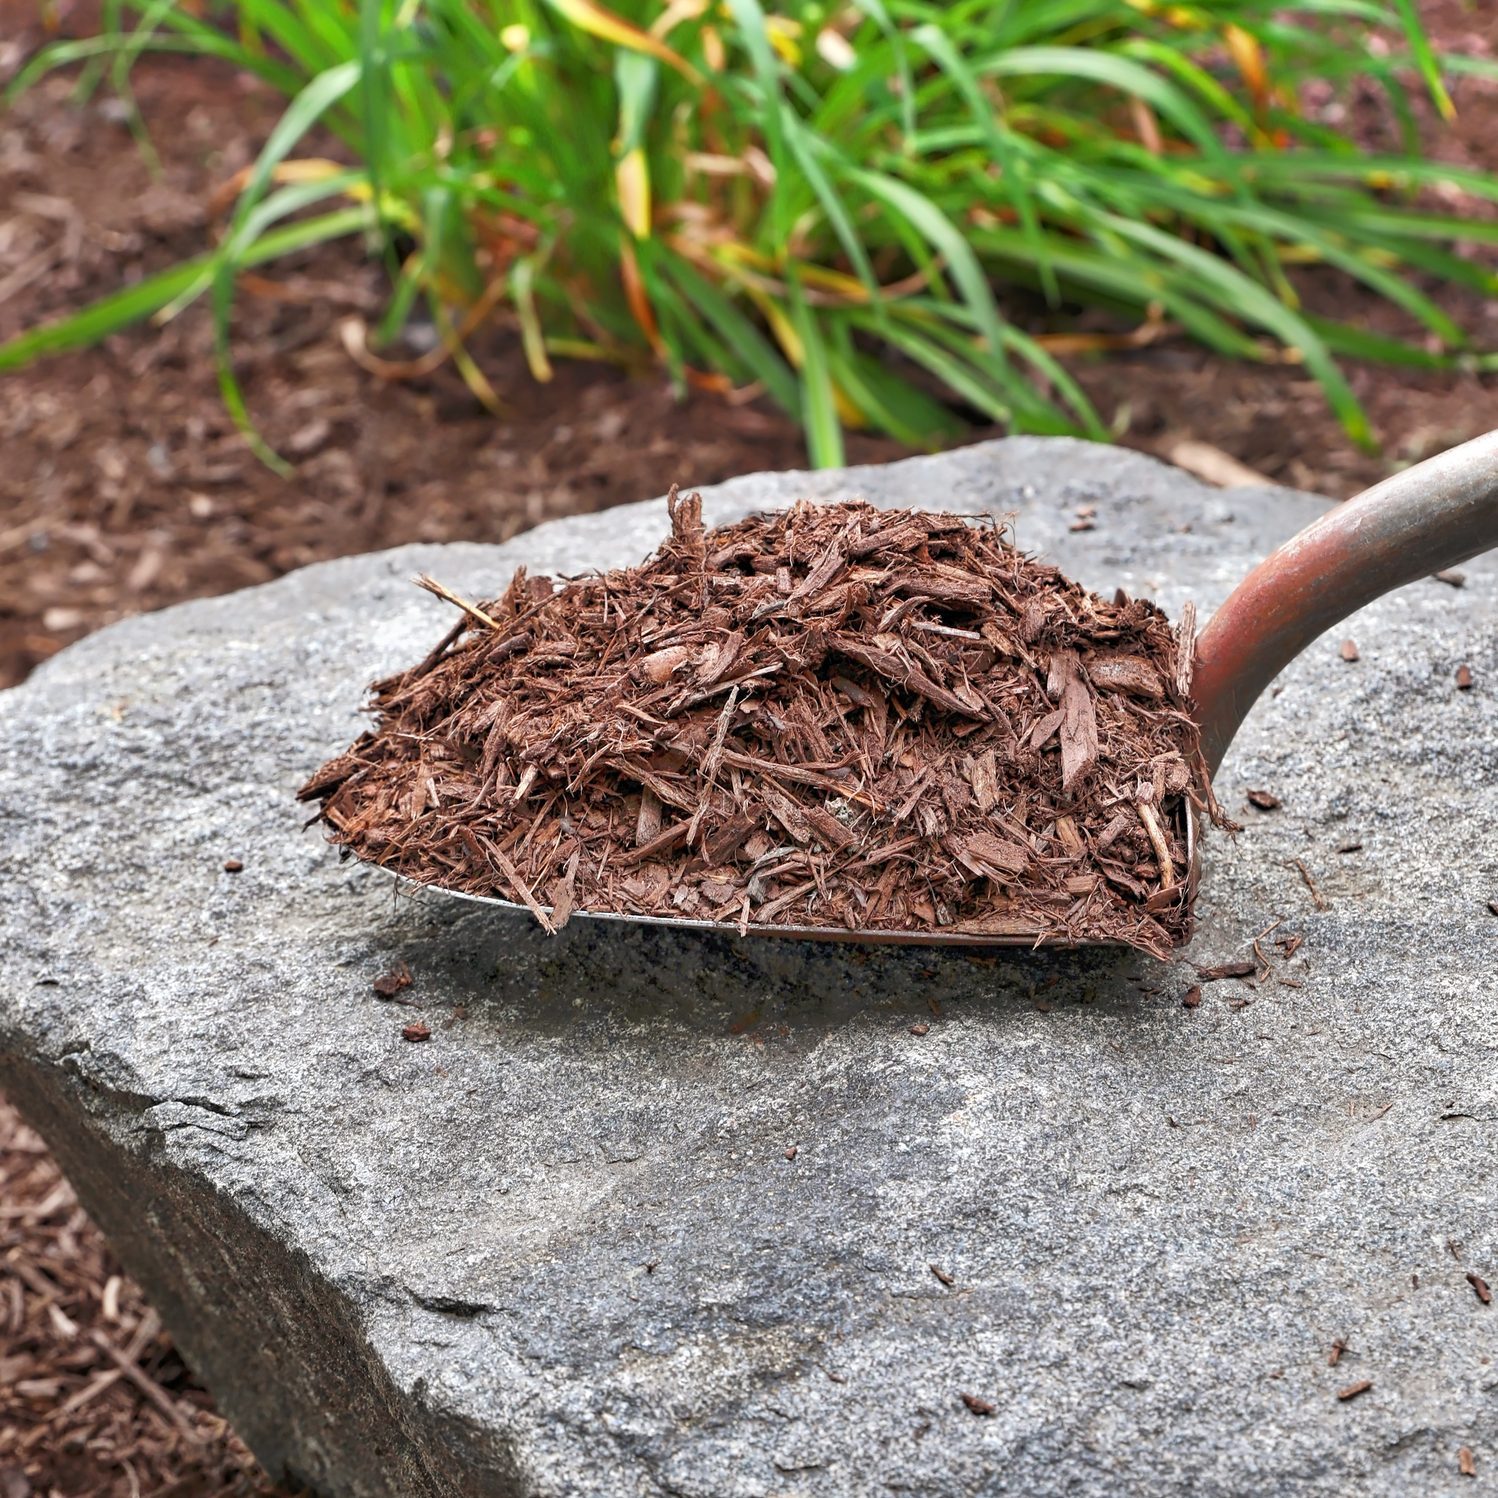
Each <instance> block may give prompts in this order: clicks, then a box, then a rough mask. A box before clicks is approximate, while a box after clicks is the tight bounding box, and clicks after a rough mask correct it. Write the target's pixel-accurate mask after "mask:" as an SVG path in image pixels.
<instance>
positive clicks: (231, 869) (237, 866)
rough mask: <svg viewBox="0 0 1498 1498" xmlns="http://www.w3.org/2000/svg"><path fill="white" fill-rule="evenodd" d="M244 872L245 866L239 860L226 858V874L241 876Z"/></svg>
mask: <svg viewBox="0 0 1498 1498" xmlns="http://www.w3.org/2000/svg"><path fill="white" fill-rule="evenodd" d="M243 872H244V864H243V863H241V862H240V861H239V859H237V858H226V859H225V860H224V873H226V874H240V873H243Z"/></svg>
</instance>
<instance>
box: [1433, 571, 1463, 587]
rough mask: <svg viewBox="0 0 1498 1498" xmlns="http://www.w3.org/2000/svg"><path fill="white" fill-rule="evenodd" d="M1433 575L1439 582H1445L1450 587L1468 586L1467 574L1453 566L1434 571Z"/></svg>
mask: <svg viewBox="0 0 1498 1498" xmlns="http://www.w3.org/2000/svg"><path fill="white" fill-rule="evenodd" d="M1431 576H1432V577H1433V578H1435V580H1436V581H1437V582H1438V583H1445V584H1446V586H1447V587H1448V588H1465V587H1466V586H1467V574H1466V573H1465V572H1458V571H1457V570H1456V569H1455V568H1453V567H1448V568H1446V569H1444V570H1443V571H1441V572H1432V573H1431Z"/></svg>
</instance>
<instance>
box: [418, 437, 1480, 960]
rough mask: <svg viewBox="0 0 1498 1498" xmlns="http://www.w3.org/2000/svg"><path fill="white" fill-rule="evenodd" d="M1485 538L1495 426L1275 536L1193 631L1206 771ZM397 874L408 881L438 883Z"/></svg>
mask: <svg viewBox="0 0 1498 1498" xmlns="http://www.w3.org/2000/svg"><path fill="white" fill-rule="evenodd" d="M1495 546H1498V432H1490V433H1488V435H1487V436H1485V437H1479V438H1477V439H1476V440H1474V441H1472V442H1468V443H1465V444H1464V445H1463V446H1461V447H1456V448H1452V449H1451V450H1450V451H1449V452H1445V453H1442V454H1441V455H1440V456H1439V457H1435V458H1430V459H1428V460H1427V461H1426V462H1424V463H1421V464H1418V465H1417V466H1415V467H1413V468H1409V469H1407V470H1405V472H1403V473H1399V474H1396V475H1395V476H1394V477H1393V478H1390V479H1386V480H1385V481H1384V482H1383V483H1381V484H1377V485H1375V486H1374V487H1373V488H1371V489H1366V490H1364V491H1363V493H1361V494H1359V495H1357V496H1356V497H1355V498H1353V499H1350V500H1348V501H1347V502H1346V503H1345V504H1341V505H1336V506H1334V507H1333V508H1331V509H1329V510H1327V512H1326V513H1325V514H1324V515H1322V516H1320V517H1319V518H1318V519H1316V520H1314V521H1312V522H1311V524H1310V525H1308V526H1307V527H1306V528H1305V529H1304V530H1303V531H1301V532H1300V533H1299V534H1298V535H1296V536H1294V537H1292V538H1291V539H1290V540H1289V541H1287V542H1285V544H1284V545H1283V546H1281V547H1279V548H1278V550H1276V551H1274V552H1273V553H1271V554H1270V555H1269V556H1268V557H1266V558H1265V560H1264V561H1262V562H1260V563H1259V565H1258V566H1257V567H1255V568H1254V570H1253V571H1252V572H1250V573H1249V574H1248V576H1247V577H1246V578H1244V579H1243V581H1242V582H1241V583H1239V584H1238V586H1237V587H1236V588H1235V589H1234V590H1233V592H1232V593H1231V594H1230V595H1229V596H1228V598H1227V601H1226V602H1225V603H1224V604H1223V605H1222V607H1221V608H1220V609H1218V611H1217V612H1216V613H1215V614H1214V615H1213V616H1212V618H1211V620H1210V621H1209V623H1208V624H1207V626H1206V627H1205V628H1204V629H1203V630H1202V632H1201V635H1200V636H1199V637H1198V640H1197V663H1196V671H1195V675H1194V677H1193V682H1192V687H1193V696H1194V697H1195V700H1196V715H1197V724H1198V726H1199V728H1200V729H1201V740H1202V752H1203V755H1204V757H1205V759H1206V762H1207V769H1208V771H1209V772H1210V773H1211V774H1214V775H1215V774H1216V772H1217V769H1218V767H1219V766H1220V765H1221V763H1222V757H1223V755H1224V754H1225V753H1226V752H1227V748H1228V745H1229V744H1231V743H1232V740H1233V736H1234V735H1235V734H1236V733H1237V731H1238V728H1239V727H1240V725H1241V724H1242V722H1243V720H1244V718H1245V717H1246V716H1247V715H1248V711H1249V709H1250V708H1251V707H1252V706H1253V705H1254V703H1255V702H1257V701H1258V699H1259V697H1260V696H1261V695H1262V694H1263V692H1264V690H1265V689H1266V688H1267V687H1268V686H1269V684H1270V683H1271V682H1272V681H1273V680H1274V678H1275V677H1276V676H1278V675H1279V673H1280V672H1281V671H1283V670H1284V668H1285V667H1286V666H1288V665H1289V664H1290V662H1291V661H1293V660H1294V659H1295V657H1296V656H1298V655H1299V654H1300V653H1301V651H1303V650H1304V649H1305V648H1306V647H1307V646H1308V645H1310V644H1311V643H1312V641H1314V640H1316V639H1317V638H1318V637H1319V636H1321V635H1323V634H1324V633H1325V632H1326V631H1327V630H1329V629H1331V628H1332V627H1333V626H1334V625H1336V624H1337V623H1339V622H1340V621H1341V620H1343V619H1345V618H1347V616H1348V615H1349V614H1352V613H1355V612H1356V611H1357V610H1358V609H1360V608H1362V607H1363V606H1364V605H1365V604H1368V603H1371V602H1372V601H1373V600H1374V599H1375V598H1379V597H1382V595H1383V594H1385V593H1389V592H1392V591H1393V590H1394V589H1395V588H1399V587H1403V586H1404V584H1406V583H1410V582H1414V581H1416V580H1417V579H1419V578H1422V577H1427V576H1429V575H1430V574H1431V573H1432V572H1439V571H1441V570H1442V569H1443V568H1446V567H1454V566H1456V565H1457V563H1459V562H1464V561H1466V560H1467V559H1468V558H1469V557H1474V556H1476V555H1477V554H1478V553H1479V552H1483V551H1487V550H1489V549H1490V548H1492V547H1495ZM1186 864H1187V868H1186V874H1185V878H1184V879H1183V881H1182V883H1181V885H1180V886H1179V888H1180V890H1181V894H1182V898H1184V899H1188V900H1190V899H1194V897H1195V894H1196V887H1197V882H1198V879H1199V877H1200V858H1199V852H1198V846H1197V835H1196V814H1195V811H1194V809H1193V807H1192V805H1191V803H1190V802H1189V801H1188V802H1187V803H1186ZM397 877H400V878H401V879H402V882H403V883H409V884H413V885H414V886H415V887H416V888H418V889H434V888H441V887H440V886H435V885H428V884H421V883H419V882H418V881H415V880H409V879H406V878H405V877H404V876H397ZM442 893H444V894H448V895H452V896H455V897H456V898H458V899H462V900H472V901H475V902H476V903H478V904H481V905H492V906H497V907H498V908H499V909H501V910H510V911H516V912H526V911H527V907H526V906H524V905H520V904H517V903H516V902H515V901H513V900H503V899H499V898H498V897H496V896H492V895H473V894H467V893H464V892H463V891H461V890H447V889H443V890H442ZM542 908H543V909H544V908H545V907H542ZM547 914H548V916H549V915H550V911H547ZM571 919H572V920H574V921H618V922H627V923H630V924H634V925H644V926H668V927H676V928H680V929H682V930H687V931H711V932H716V933H719V934H724V935H734V936H745V935H753V936H778V937H793V938H800V939H803V940H809V941H841V942H859V943H869V944H878V945H888V946H926V947H1030V948H1037V947H1087V946H1114V945H1116V943H1112V942H1099V941H1096V940H1093V939H1089V938H1085V937H1073V936H1069V935H1068V934H1067V932H1066V931H1065V930H1064V929H1062V928H1058V927H1045V928H1042V927H1039V926H1038V925H1030V926H1022V924H1021V923H1018V922H1014V923H1011V926H1012V929H1005V928H1004V927H1003V926H996V927H989V928H985V929H976V928H974V927H973V926H967V927H963V926H948V927H937V928H935V929H918V930H910V931H889V930H880V931H867V930H861V929H858V928H855V927H848V926H787V925H776V924H773V923H768V922H765V923H760V922H755V921H752V920H749V921H701V920H690V919H688V918H687V917H685V916H682V917H677V916H657V915H630V914H623V913H620V912H615V911H597V910H574V911H573V912H572V914H571Z"/></svg>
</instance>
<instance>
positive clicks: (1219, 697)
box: [1192, 432, 1498, 774]
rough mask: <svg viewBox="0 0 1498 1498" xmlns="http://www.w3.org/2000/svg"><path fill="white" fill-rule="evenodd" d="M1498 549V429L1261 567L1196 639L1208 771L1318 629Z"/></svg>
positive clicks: (1345, 507)
mask: <svg viewBox="0 0 1498 1498" xmlns="http://www.w3.org/2000/svg"><path fill="white" fill-rule="evenodd" d="M1494 546H1498V432H1489V433H1488V435H1487V436H1486V437H1478V438H1477V439H1476V440H1475V441H1472V442H1467V443H1464V444H1463V445H1462V446H1461V447H1454V448H1452V449H1451V450H1450V452H1445V453H1442V454H1441V455H1440V456H1439V457H1436V458H1431V459H1429V460H1427V461H1426V462H1424V463H1420V464H1417V465H1416V466H1415V467H1413V468H1409V469H1406V470H1405V472H1403V473H1399V474H1395V476H1394V477H1393V478H1390V479H1385V480H1384V482H1383V483H1381V484H1375V485H1374V486H1373V488H1371V489H1365V490H1364V491H1363V492H1362V493H1361V494H1359V495H1358V496H1357V497H1356V498H1355V499H1350V500H1348V501H1347V503H1346V504H1341V505H1337V506H1336V507H1335V508H1333V509H1330V510H1328V511H1327V512H1326V514H1324V515H1322V516H1321V517H1320V518H1319V519H1317V520H1314V521H1312V522H1311V524H1310V525H1308V526H1307V527H1306V528H1305V529H1304V530H1303V531H1301V533H1300V534H1299V535H1298V536H1295V537H1294V538H1293V539H1292V540H1289V541H1287V542H1285V544H1284V545H1283V546H1281V547H1280V548H1279V550H1278V551H1276V552H1274V553H1272V554H1271V555H1270V556H1269V557H1267V558H1265V560H1264V561H1262V562H1260V563H1259V565H1258V566H1257V567H1255V568H1254V570H1253V571H1252V572H1250V573H1249V574H1248V576H1247V577H1245V578H1244V579H1243V581H1242V582H1241V583H1239V584H1238V586H1237V587H1236V588H1235V589H1234V590H1233V591H1232V593H1231V594H1230V595H1229V596H1228V600H1227V602H1226V603H1224V604H1223V606H1222V607H1221V608H1220V609H1218V611H1217V612H1216V613H1215V614H1214V615H1213V616H1212V620H1211V623H1209V624H1208V625H1207V627H1206V628H1205V629H1204V630H1203V631H1202V633H1201V637H1200V639H1199V640H1198V641H1197V657H1198V659H1197V668H1196V674H1195V677H1194V685H1193V688H1192V692H1193V695H1194V696H1195V698H1196V704H1197V718H1198V721H1199V722H1200V724H1201V730H1202V752H1203V753H1204V754H1205V755H1206V760H1207V768H1208V769H1209V770H1210V771H1211V772H1212V773H1213V774H1216V772H1217V767H1218V765H1220V764H1221V763H1222V756H1223V755H1224V754H1225V753H1226V752H1227V747H1228V745H1229V744H1230V743H1232V741H1233V735H1234V734H1235V733H1237V731H1238V727H1239V725H1240V724H1241V723H1242V722H1243V719H1244V718H1245V717H1246V716H1247V715H1248V710H1249V709H1250V708H1251V707H1252V706H1253V705H1254V703H1255V702H1257V701H1258V699H1259V696H1260V694H1261V693H1262V692H1263V691H1264V689H1265V687H1267V686H1268V685H1269V683H1270V682H1272V681H1273V680H1274V678H1275V677H1276V676H1278V675H1279V674H1280V672H1281V671H1283V670H1284V668H1285V667H1286V666H1288V665H1289V664H1290V662H1291V661H1293V660H1294V659H1295V657H1296V656H1297V655H1299V654H1300V652H1301V651H1302V650H1304V649H1305V648H1306V646H1307V645H1309V644H1310V643H1311V642H1312V641H1313V640H1314V639H1316V637H1317V636H1318V635H1321V634H1323V633H1325V632H1326V631H1327V630H1328V629H1330V628H1331V627H1332V626H1333V625H1334V624H1336V623H1338V622H1339V621H1340V620H1342V619H1345V618H1346V617H1347V616H1348V615H1349V614H1351V613H1353V612H1355V611H1356V610H1358V609H1360V608H1362V607H1363V605H1364V604H1366V603H1371V602H1372V601H1373V600H1374V599H1375V598H1379V597H1381V596H1382V595H1383V594H1385V593H1388V592H1391V591H1392V590H1393V589H1395V588H1398V587H1402V586H1403V585H1404V584H1405V583H1409V582H1414V581H1415V580H1416V579H1417V578H1421V577H1426V576H1428V575H1429V574H1430V573H1432V572H1439V571H1440V570H1441V569H1442V568H1443V567H1452V566H1455V564H1456V563H1458V562H1462V561H1465V560H1466V559H1467V558H1468V557H1472V556H1476V555H1477V553H1478V552H1480V551H1486V550H1488V548H1489V547H1494Z"/></svg>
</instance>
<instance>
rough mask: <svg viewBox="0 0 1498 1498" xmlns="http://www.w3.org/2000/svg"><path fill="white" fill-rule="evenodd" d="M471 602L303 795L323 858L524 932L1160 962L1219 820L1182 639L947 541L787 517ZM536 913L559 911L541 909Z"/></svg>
mask: <svg viewBox="0 0 1498 1498" xmlns="http://www.w3.org/2000/svg"><path fill="white" fill-rule="evenodd" d="M668 509H669V511H670V515H671V535H670V537H669V538H668V539H667V540H666V542H665V543H664V544H663V545H662V546H661V547H660V549H659V550H658V551H657V552H656V553H655V554H654V555H653V556H652V557H651V558H650V559H649V560H647V561H646V562H645V563H643V564H642V565H640V566H638V567H632V568H625V569H620V570H617V571H613V572H608V573H605V574H602V575H591V576H585V577H581V578H576V579H573V580H572V581H570V582H568V583H566V584H565V585H562V586H558V585H557V584H556V583H554V582H553V581H552V579H551V578H549V577H528V576H527V575H526V573H525V571H524V569H521V570H520V571H519V572H517V573H516V574H515V577H514V579H513V580H512V581H511V583H510V585H509V587H508V588H507V589H506V590H505V592H504V594H503V596H502V597H500V598H499V599H497V600H495V601H492V602H487V601H486V602H483V603H479V604H473V603H469V602H467V601H466V600H463V599H460V598H458V597H457V596H456V595H454V594H452V593H450V592H449V591H448V590H447V589H445V588H443V587H442V585H441V584H440V583H436V582H433V581H432V580H430V579H427V580H425V581H426V584H427V586H429V587H430V588H431V589H432V591H434V592H437V593H439V594H440V595H441V596H443V597H446V598H447V599H448V600H449V601H450V602H453V603H455V604H457V605H458V606H459V607H460V608H462V609H463V610H464V614H463V616H462V617H461V618H460V621H459V623H458V624H457V625H455V626H454V628H453V629H452V630H451V631H449V633H448V635H447V637H446V638H445V639H444V640H442V641H441V642H440V643H439V644H438V646H437V647H436V648H435V649H434V650H433V651H432V652H431V653H430V654H429V655H428V656H427V657H426V659H425V660H423V661H422V662H421V663H420V664H418V665H415V666H413V667H412V668H411V669H409V670H406V671H402V672H400V673H399V674H397V675H395V676H392V677H389V678H388V679H386V680H384V681H381V682H378V683H376V685H375V687H374V707H375V709H376V711H377V713H378V722H377V725H376V727H375V729H374V731H373V732H371V733H367V734H365V735H364V736H363V737H362V738H361V739H360V740H359V742H358V743H357V744H355V745H354V746H353V748H352V749H350V750H349V751H347V752H346V753H344V754H342V755H340V756H338V757H337V758H336V759H333V760H331V761H330V762H329V763H328V764H326V765H324V766H323V767H322V769H321V770H319V771H318V772H317V774H316V775H314V776H313V778H312V779H311V780H310V781H309V782H308V784H307V785H306V786H305V787H304V788H303V790H302V792H301V795H302V797H303V799H305V800H318V801H320V802H321V803H322V818H323V820H324V821H325V822H326V823H327V824H328V825H329V826H330V827H331V829H332V836H333V840H334V841H335V842H338V843H340V844H341V845H343V846H344V847H346V848H350V849H352V850H353V851H355V852H357V853H359V854H360V855H361V856H363V857H365V858H368V859H371V860H373V861H374V862H377V863H379V864H382V865H384V866H385V867H388V868H392V869H395V870H397V871H399V872H400V873H402V874H405V875H407V876H409V877H410V878H413V879H416V880H419V881H421V882H423V883H429V884H437V885H442V886H444V887H446V888H450V889H458V890H463V891H465V892H467V893H469V894H477V895H497V896H500V897H502V898H504V899H507V900H512V901H515V902H516V903H519V904H523V905H526V906H528V907H530V909H531V910H532V912H533V913H534V914H535V915H536V917H537V919H538V920H539V921H540V922H541V923H542V925H544V926H545V927H546V928H547V929H548V930H552V929H553V928H554V926H560V925H562V924H565V922H566V920H567V917H568V915H569V914H570V913H571V912H572V911H573V910H574V909H576V910H585V911H599V912H612V913H618V914H635V915H648V916H656V917H665V918H677V919H687V920H713V921H734V922H737V923H738V924H739V926H740V929H741V930H765V929H774V928H776V927H796V926H811V927H824V928H825V927H833V928H838V929H865V930H881V931H909V930H915V931H923V932H930V933H933V934H936V933H938V932H947V933H950V934H961V935H966V936H987V937H993V938H998V939H1008V938H1015V937H1019V938H1023V939H1025V940H1033V941H1034V942H1035V943H1036V944H1037V945H1038V944H1040V943H1042V942H1044V941H1047V940H1056V939H1067V940H1072V941H1076V940H1092V941H1110V942H1123V943H1127V944H1129V945H1131V946H1135V947H1139V948H1141V949H1142V950H1144V951H1147V952H1151V953H1153V954H1155V955H1156V956H1161V957H1163V956H1165V955H1166V954H1168V953H1169V951H1170V950H1171V948H1172V947H1174V946H1177V945H1179V944H1180V943H1181V942H1183V941H1185V940H1186V939H1187V938H1188V937H1189V936H1190V933H1191V900H1190V896H1189V889H1188V884H1189V881H1188V880H1187V879H1186V865H1187V855H1186V847H1187V841H1188V837H1187V828H1186V817H1187V812H1186V800H1187V796H1188V794H1189V796H1190V797H1191V799H1192V800H1193V801H1194V802H1195V804H1196V806H1197V807H1198V809H1199V810H1201V811H1202V812H1206V811H1207V810H1208V809H1209V805H1210V790H1209V788H1208V781H1207V774H1206V770H1205V767H1204V765H1203V764H1202V761H1201V756H1200V749H1199V745H1198V740H1197V730H1196V726H1195V724H1194V722H1193V720H1192V713H1191V708H1190V702H1189V699H1188V695H1187V693H1188V691H1189V685H1190V676H1191V657H1192V646H1193V637H1192V626H1191V625H1190V623H1187V624H1186V626H1185V628H1184V631H1183V632H1182V633H1181V634H1180V635H1178V634H1177V633H1176V631H1175V630H1173V629H1172V627H1171V625H1170V624H1169V622H1168V621H1167V620H1166V618H1165V615H1164V614H1162V613H1161V612H1160V610H1159V609H1158V608H1156V607H1155V606H1154V605H1153V604H1151V603H1146V602H1144V601H1143V600H1138V599H1135V600H1130V599H1128V598H1126V597H1125V596H1124V595H1123V594H1122V593H1120V594H1119V595H1118V596H1117V598H1115V599H1114V600H1113V601H1112V602H1105V601H1104V600H1103V599H1101V598H1098V597H1097V596H1095V595H1093V594H1090V593H1087V592H1086V591H1084V590H1083V589H1082V588H1081V587H1079V586H1078V585H1077V584H1075V583H1073V582H1070V581H1069V580H1068V579H1066V578H1065V577H1063V576H1062V574H1061V573H1060V572H1059V571H1058V570H1057V569H1056V568H1054V567H1051V566H1047V565H1045V564H1043V563H1041V562H1038V561H1035V560H1033V559H1031V558H1029V557H1027V556H1026V555H1025V554H1024V553H1022V552H1020V551H1018V550H1017V549H1016V548H1015V547H1014V546H1013V544H1012V543H1011V541H1010V539H1009V537H1008V535H1007V533H1006V532H1005V530H1004V529H1003V528H1002V527H1000V526H998V525H995V524H993V523H992V522H987V523H970V522H969V521H968V520H966V519H964V518H963V517H961V516H955V515H950V514H934V513H925V512H921V511H909V510H879V509H875V508H874V507H873V506H871V505H868V504H863V503H856V502H855V503H846V504H831V503H824V504H812V503H805V502H803V503H801V504H797V505H794V506H792V507H791V508H790V509H789V510H785V511H780V512H777V513H774V514H770V515H755V516H751V517H750V518H748V519H746V520H742V521H740V522H738V523H737V524H735V525H731V526H727V527H725V528H723V529H720V530H713V531H709V530H706V529H705V528H704V526H703V522H702V501H701V499H700V497H698V496H696V495H692V496H690V497H688V496H682V495H679V494H678V493H677V491H676V490H674V489H673V490H672V494H671V499H670V502H669V504H668ZM543 905H544V906H549V907H550V911H549V913H548V911H547V910H546V909H543Z"/></svg>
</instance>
